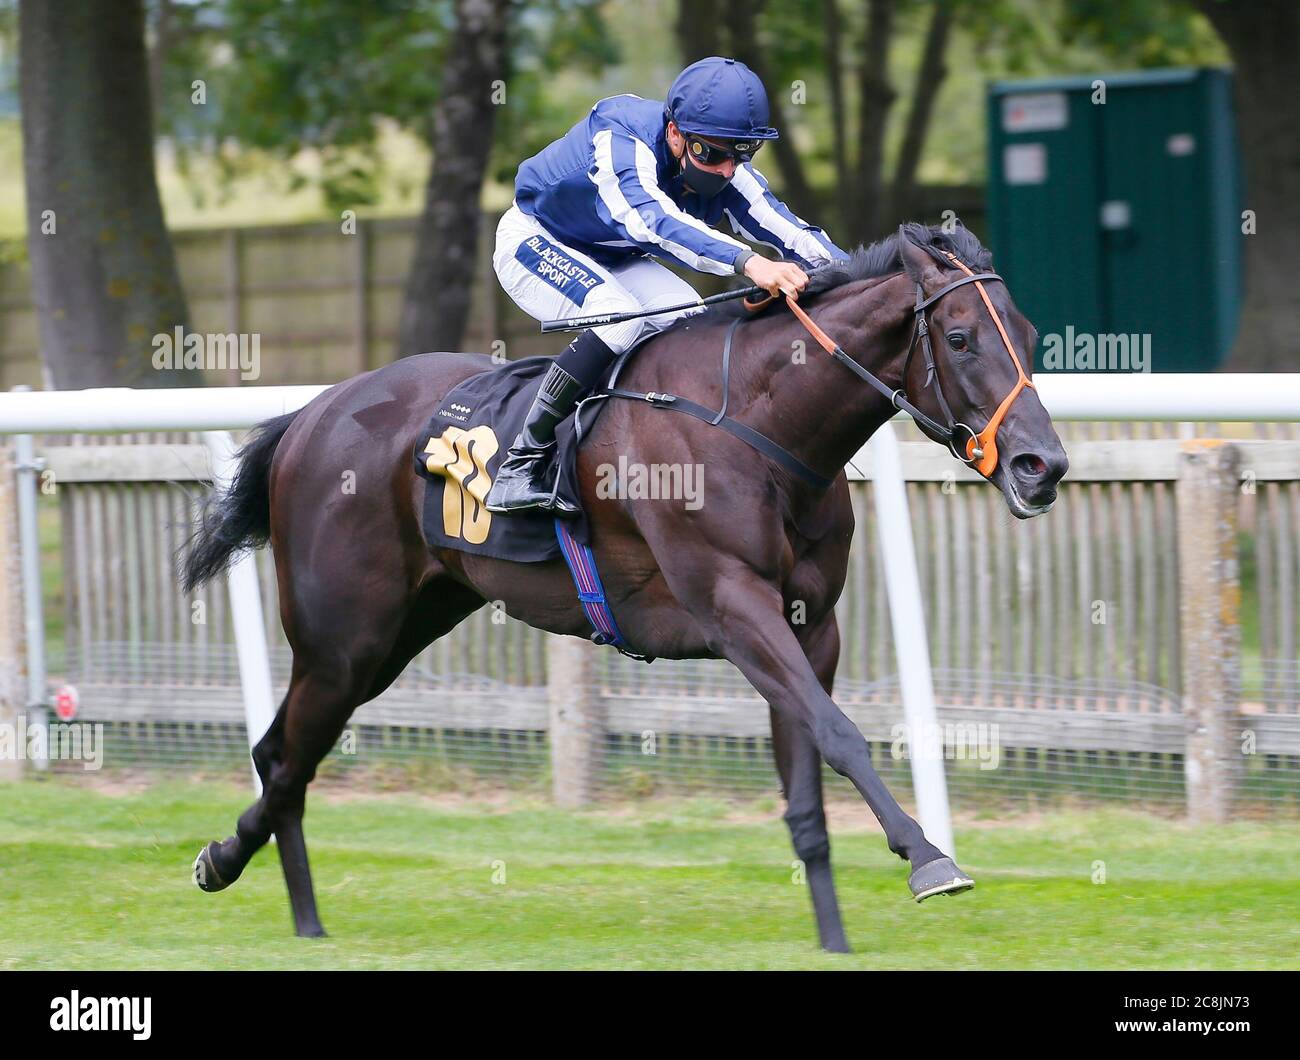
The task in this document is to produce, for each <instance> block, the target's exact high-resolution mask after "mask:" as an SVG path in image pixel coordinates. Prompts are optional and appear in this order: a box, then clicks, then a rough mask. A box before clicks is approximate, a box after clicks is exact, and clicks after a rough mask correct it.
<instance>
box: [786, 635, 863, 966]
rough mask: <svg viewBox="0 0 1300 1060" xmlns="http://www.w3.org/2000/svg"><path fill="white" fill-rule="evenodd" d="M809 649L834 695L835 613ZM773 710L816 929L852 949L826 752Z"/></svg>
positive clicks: (836, 949) (829, 946)
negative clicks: (831, 826)
mask: <svg viewBox="0 0 1300 1060" xmlns="http://www.w3.org/2000/svg"><path fill="white" fill-rule="evenodd" d="M804 650H805V652H806V653H807V655H808V661H809V662H810V663H812V666H813V669H814V670H815V671H816V672H817V678H818V680H819V681H821V683H822V687H823V688H825V689H826V694H827V695H830V693H831V686H832V683H833V681H834V678H835V666H836V663H837V662H838V661H839V654H840V635H839V627H838V626H837V625H836V622H835V615H834V614H833V613H832V614H831V615H829V616H828V617H827V619H826V620H825V621H824V622H822V623H820V624H819V625H818V626H817V627H816V629H814V630H812V631H811V632H810V633H809V635H808V636H807V638H805V643H804ZM771 713H772V751H773V754H774V755H775V757H776V768H777V772H778V773H780V775H781V784H782V787H784V788H785V798H786V811H785V823H786V824H787V825H788V826H789V829H790V839H791V841H792V842H793V844H794V852H795V854H797V855H798V857H799V859H800V860H801V861H802V862H803V864H804V873H805V878H806V879H807V881H808V890H809V892H810V894H811V897H812V904H813V915H814V916H815V917H816V918H817V934H818V937H819V938H820V939H821V944H822V949H824V950H829V951H830V952H832V953H848V952H850V950H849V943H848V940H847V939H846V938H845V937H844V924H843V922H842V921H841V920H840V906H839V901H838V900H837V899H836V897H835V880H834V877H833V875H832V873H831V842H830V836H829V835H828V834H827V832H826V811H825V808H824V807H823V805H822V756H821V753H820V752H819V751H818V750H817V745H816V743H814V742H813V738H812V735H811V734H810V733H809V732H808V730H807V729H806V728H805V727H804V726H803V725H801V724H799V722H798V721H797V720H795V719H793V718H791V717H790V716H789V715H783V714H782V713H781V712H780V711H778V710H776V709H773V710H772V712H771Z"/></svg>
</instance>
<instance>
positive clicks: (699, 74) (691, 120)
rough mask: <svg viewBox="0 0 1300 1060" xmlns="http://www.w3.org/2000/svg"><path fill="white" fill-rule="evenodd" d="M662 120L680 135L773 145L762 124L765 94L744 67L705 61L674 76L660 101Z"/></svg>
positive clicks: (765, 117) (720, 60) (729, 61)
mask: <svg viewBox="0 0 1300 1060" xmlns="http://www.w3.org/2000/svg"><path fill="white" fill-rule="evenodd" d="M664 117H665V118H668V119H670V120H672V121H674V122H676V123H677V128H679V129H681V131H682V132H684V133H694V134H696V135H697V136H712V137H714V138H716V139H720V140H775V139H777V138H778V137H779V136H780V135H781V134H780V133H779V132H777V130H776V129H773V128H772V127H771V126H770V125H768V124H767V121H768V109H767V91H766V90H765V89H764V88H763V82H762V81H760V80H759V79H758V75H757V74H756V73H754V71H753V70H751V69H750V68H749V67H748V66H746V65H745V64H744V63H742V62H738V61H737V60H735V59H724V58H722V57H720V56H717V55H711V56H709V57H708V58H707V59H701V60H700V61H699V62H695V63H691V65H690V66H688V67H687V68H686V69H685V70H683V71H682V72H681V73H680V74H678V75H677V80H676V81H674V82H673V87H672V88H670V89H669V90H668V98H667V100H665V101H664Z"/></svg>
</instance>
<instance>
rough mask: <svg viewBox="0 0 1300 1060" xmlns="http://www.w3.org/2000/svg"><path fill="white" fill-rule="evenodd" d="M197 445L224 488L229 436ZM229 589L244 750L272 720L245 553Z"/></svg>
mask: <svg viewBox="0 0 1300 1060" xmlns="http://www.w3.org/2000/svg"><path fill="white" fill-rule="evenodd" d="M203 441H204V444H206V445H207V447H208V450H209V451H210V452H211V453H212V485H213V488H214V489H226V488H227V487H229V485H230V483H231V482H232V481H233V480H234V477H235V472H236V471H237V470H238V468H239V463H238V461H237V460H236V459H235V443H234V439H232V438H231V437H230V432H229V431H204V432H203ZM226 585H227V587H228V588H229V590H230V616H231V618H232V620H233V621H234V626H235V653H236V654H237V655H238V657H239V684H240V687H241V689H242V690H243V694H244V719H245V722H246V723H247V726H248V747H249V750H252V748H253V747H255V746H256V745H257V741H258V740H260V739H261V738H262V736H263V735H264V734H265V732H266V730H267V729H269V728H270V727H271V722H272V721H273V720H275V700H274V695H273V693H272V689H271V656H270V653H269V652H268V651H267V648H266V623H265V621H264V620H263V617H262V595H261V591H260V590H259V588H258V583H257V561H256V560H255V559H254V558H253V554H252V553H251V552H245V553H244V554H243V555H241V556H239V557H238V558H237V559H235V561H234V562H233V563H231V565H230V568H229V570H228V571H227V573H226ZM253 788H254V789H255V790H256V791H257V794H258V795H261V794H262V780H261V778H260V777H259V776H258V775H257V769H256V768H254V769H253Z"/></svg>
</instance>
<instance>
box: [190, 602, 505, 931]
mask: <svg viewBox="0 0 1300 1060" xmlns="http://www.w3.org/2000/svg"><path fill="white" fill-rule="evenodd" d="M482 604H483V600H482V599H481V598H479V597H478V596H477V595H475V594H473V593H472V592H471V591H470V590H468V589H465V588H464V587H463V586H460V585H458V584H456V583H454V582H451V581H450V580H447V579H438V580H435V581H432V582H429V583H427V584H426V586H425V588H424V589H423V590H422V591H421V593H420V595H419V596H418V597H417V598H416V599H415V601H414V602H413V603H412V604H410V605H408V606H404V607H403V608H402V609H400V610H396V611H393V612H391V613H390V614H389V615H388V616H386V617H381V616H377V615H376V614H375V613H374V608H373V601H371V607H370V608H369V609H365V608H363V607H362V606H361V604H360V603H359V602H355V606H354V607H352V608H350V609H349V608H348V607H346V606H342V605H340V607H339V608H338V613H342V614H347V615H349V616H350V626H349V628H351V629H353V630H357V631H359V633H362V634H363V635H364V638H365V639H364V643H357V644H354V645H352V646H350V647H345V646H342V645H340V646H339V647H337V648H336V649H335V650H334V651H333V652H328V653H326V652H320V653H310V652H308V651H307V650H306V648H305V646H304V645H302V643H301V642H299V643H298V644H296V645H295V653H294V673H293V677H292V679H291V681H290V685H289V691H288V693H287V694H286V695H285V698H284V702H283V703H282V704H281V706H280V710H279V712H278V713H277V714H276V717H275V721H274V722H272V724H271V727H270V728H269V729H268V730H267V733H266V735H265V736H263V738H262V739H261V740H260V741H259V742H258V744H257V746H256V747H255V748H254V750H253V761H254V763H255V764H256V767H257V771H258V775H259V776H260V777H261V778H262V784H263V791H262V797H261V798H260V799H259V800H258V801H257V802H255V803H253V805H252V806H250V807H249V808H248V809H247V810H246V811H245V812H244V813H243V815H242V816H241V817H240V818H239V823H238V825H237V828H236V833H235V835H234V836H232V837H230V838H229V839H227V840H225V841H224V842H221V843H210V844H209V845H208V846H207V847H206V848H204V850H203V851H202V852H201V853H200V854H199V858H198V860H197V861H196V862H195V882H196V883H198V885H199V886H200V887H202V888H203V889H204V890H206V891H219V890H223V889H224V888H225V887H228V886H229V885H230V884H231V883H233V882H234V881H235V880H236V879H237V878H238V877H239V874H240V873H241V872H242V871H243V870H244V867H245V866H246V865H247V864H248V862H249V861H250V860H251V858H252V857H253V855H254V854H255V853H256V852H257V851H258V850H259V849H260V848H261V847H262V846H263V845H265V843H266V842H267V840H268V839H269V838H270V836H271V834H272V833H273V832H274V833H275V836H276V846H277V848H278V849H279V851H280V863H281V867H282V868H283V870H284V877H285V883H286V885H287V887H288V889H289V902H290V905H291V907H292V909H293V917H294V926H295V928H296V930H297V933H298V934H299V935H304V936H318V935H323V934H324V930H323V929H322V928H321V926H320V919H319V917H318V915H317V911H316V901H315V897H314V895H313V892H312V884H311V870H310V867H309V865H308V861H307V846H306V841H305V840H304V838H303V832H302V816H303V810H304V804H305V800H306V789H307V785H308V784H309V783H310V782H311V780H312V778H313V777H314V776H315V774H316V767H317V766H318V765H319V764H320V762H321V760H322V759H323V758H324V757H325V755H327V754H328V753H329V751H330V749H331V748H332V747H333V746H334V743H335V741H336V740H337V739H338V737H339V734H340V733H342V731H343V727H344V726H345V725H346V724H347V721H348V718H349V717H350V716H351V714H352V712H353V711H354V710H355V709H356V708H357V707H358V706H360V705H361V704H362V703H364V702H367V701H368V700H371V699H373V698H374V697H375V696H377V695H379V694H380V693H381V692H382V691H383V690H384V689H385V688H387V687H388V686H389V685H390V684H391V683H392V682H393V681H394V680H395V679H396V678H397V676H398V675H399V674H400V673H401V672H402V670H403V669H405V667H406V665H407V663H409V662H410V660H411V659H412V658H414V656H416V655H417V654H419V652H420V651H422V650H423V649H424V647H425V646H426V645H428V644H429V643H430V642H431V641H433V640H435V639H436V638H437V637H439V636H442V634H444V633H446V632H447V631H448V630H450V629H452V628H453V627H454V626H456V625H457V624H458V623H459V622H460V621H461V620H463V619H464V618H465V616H466V615H468V614H470V613H471V612H473V611H474V610H476V609H477V608H478V607H480V606H482ZM394 626H396V627H397V628H396V632H391V633H390V635H384V631H385V630H389V631H392V630H393V628H394Z"/></svg>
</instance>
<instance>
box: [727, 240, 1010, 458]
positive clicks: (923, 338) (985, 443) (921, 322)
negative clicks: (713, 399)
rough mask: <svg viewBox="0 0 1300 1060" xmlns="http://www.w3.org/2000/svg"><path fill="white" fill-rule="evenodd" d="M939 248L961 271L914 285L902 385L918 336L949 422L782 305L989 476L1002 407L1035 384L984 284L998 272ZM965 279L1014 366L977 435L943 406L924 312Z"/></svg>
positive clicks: (797, 308)
mask: <svg viewBox="0 0 1300 1060" xmlns="http://www.w3.org/2000/svg"><path fill="white" fill-rule="evenodd" d="M944 253H945V254H946V255H947V257H948V259H949V260H950V261H951V262H952V263H953V264H954V265H955V266H956V267H957V268H959V269H960V270H961V271H962V272H964V273H965V274H966V275H965V276H962V277H961V278H960V279H957V280H953V281H952V283H950V284H948V285H946V286H944V287H941V288H940V289H939V290H938V291H936V292H935V293H934V294H932V295H930V297H929V298H926V297H925V292H924V291H923V290H922V289H921V285H920V284H919V283H918V284H917V285H916V305H915V306H914V307H913V309H912V312H913V314H914V317H913V326H912V338H911V341H910V342H909V343H908V346H907V358H906V360H905V361H904V362H903V386H906V385H907V369H908V366H909V365H910V364H911V363H912V354H913V353H915V352H916V347H917V339H918V338H919V339H920V346H921V353H922V356H923V357H924V358H925V371H926V375H925V385H926V387H927V388H929V387H933V388H934V393H935V397H936V399H937V400H938V402H939V408H940V409H942V410H943V415H944V418H945V419H946V420H947V421H948V422H947V423H939V422H938V421H937V420H936V419H934V418H933V417H932V416H928V415H926V414H925V413H924V412H922V411H921V410H920V409H919V408H917V407H916V406H915V405H914V404H913V403H912V402H911V401H909V400H908V397H907V393H906V392H905V391H904V390H903V389H902V387H900V388H898V389H894V388H892V387H890V386H889V385H888V384H887V383H885V382H884V381H883V380H882V379H880V377H879V376H877V375H875V374H874V373H872V372H871V371H869V370H868V369H866V368H863V367H862V365H860V364H858V362H857V361H855V360H854V359H853V358H852V357H850V356H849V355H848V354H847V353H845V352H844V350H843V348H842V347H841V346H840V345H839V343H837V342H836V341H835V340H834V339H832V338H831V337H830V336H829V335H827V334H826V332H825V331H823V330H822V329H821V328H820V327H819V326H818V325H817V324H816V323H815V322H814V321H813V319H812V317H810V316H809V315H808V313H807V312H806V311H805V310H804V308H803V307H802V306H801V305H799V303H798V300H797V299H796V298H795V297H792V296H790V295H787V296H786V304H787V305H788V306H789V307H790V311H791V312H792V313H794V315H795V316H796V317H797V318H798V319H799V322H800V323H802V324H803V326H804V327H805V328H806V329H807V330H808V334H810V335H811V336H812V337H813V338H814V339H815V340H816V341H817V344H818V345H819V346H821V348H822V349H824V350H825V351H826V352H827V353H829V354H830V355H831V356H832V357H834V358H835V360H837V361H839V362H840V364H842V365H844V367H845V368H847V369H848V370H849V371H850V372H852V373H853V374H854V375H856V376H857V377H858V378H859V379H861V380H862V381H863V382H866V383H869V384H871V386H873V387H874V388H875V389H876V390H878V391H879V392H880V393H881V394H883V395H884V396H885V397H887V398H889V401H890V403H891V404H892V405H893V406H894V408H896V409H901V410H902V411H903V412H906V413H907V414H908V415H909V416H911V417H912V419H914V420H916V421H917V423H919V424H921V426H923V427H925V428H926V430H928V431H930V432H931V433H933V434H935V435H938V437H939V438H940V439H942V440H943V441H944V442H945V443H946V444H947V446H948V449H949V451H950V452H951V453H952V455H953V456H955V457H956V458H957V459H958V460H960V461H962V463H964V464H968V465H969V466H971V467H973V468H974V469H975V470H976V471H978V472H979V473H980V474H981V475H983V476H984V477H985V478H988V477H989V475H991V474H993V471H994V469H996V468H997V466H998V443H997V433H998V428H999V427H1000V426H1001V425H1002V421H1003V419H1004V418H1005V417H1006V414H1007V410H1008V409H1010V408H1011V405H1012V404H1013V403H1014V402H1015V400H1016V398H1018V397H1019V396H1020V392H1021V391H1022V390H1024V389H1025V387H1031V388H1032V387H1033V385H1034V384H1033V383H1032V382H1030V380H1029V377H1028V376H1027V375H1025V369H1024V367H1023V366H1022V365H1021V363H1020V358H1019V357H1017V356H1016V351H1015V347H1014V346H1012V344H1011V339H1010V338H1008V337H1007V331H1006V328H1005V327H1003V325H1002V318H1001V317H1000V316H998V312H997V310H996V309H994V308H993V302H992V301H991V300H990V299H989V296H988V292H987V291H986V290H985V289H984V283H983V281H984V280H999V281H1002V277H1001V276H999V275H998V274H997V273H996V272H972V271H971V270H970V269H968V268H967V267H966V265H965V264H964V263H963V262H962V261H961V260H960V259H959V258H958V257H957V256H956V255H955V254H952V253H951V252H949V251H944ZM1002 282H1005V281H1002ZM968 283H973V284H974V285H975V290H977V291H978V292H979V295H980V298H982V299H983V300H984V305H985V307H987V309H988V311H989V315H990V316H991V317H992V318H993V323H994V325H995V326H996V327H997V329H998V334H999V335H1000V336H1002V344H1003V345H1004V346H1005V347H1006V350H1007V353H1009V354H1010V355H1011V361H1012V363H1013V364H1014V365H1015V366H1016V375H1017V379H1016V385H1015V386H1014V387H1012V388H1011V391H1010V392H1009V393H1008V394H1007V396H1006V397H1004V398H1003V399H1002V403H1001V404H1000V405H998V407H997V411H995V412H994V413H993V415H992V417H991V418H990V419H989V421H988V423H986V424H985V425H984V429H983V430H982V431H980V432H979V433H978V434H976V433H975V431H974V429H973V428H971V427H969V426H968V425H967V424H965V423H961V422H960V421H958V420H957V418H956V417H955V416H953V414H952V409H951V408H949V406H948V400H947V398H945V397H944V393H943V384H942V383H941V382H940V381H939V371H938V365H937V364H936V362H935V359H934V349H933V347H932V345H931V343H930V324H929V321H928V320H926V317H925V311H926V309H928V308H929V307H930V306H932V305H934V304H935V303H936V302H938V301H939V299H941V298H942V297H943V296H944V295H946V294H947V293H948V292H949V291H955V290H956V289H957V288H958V287H964V286H965V285H966V284H968ZM746 304H747V306H749V307H751V308H758V307H757V306H755V305H754V304H753V303H746ZM760 304H761V303H760ZM963 431H964V432H965V434H966V436H967V437H966V444H965V446H964V447H963V449H961V450H959V449H958V447H957V443H958V436H959V432H963Z"/></svg>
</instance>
